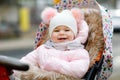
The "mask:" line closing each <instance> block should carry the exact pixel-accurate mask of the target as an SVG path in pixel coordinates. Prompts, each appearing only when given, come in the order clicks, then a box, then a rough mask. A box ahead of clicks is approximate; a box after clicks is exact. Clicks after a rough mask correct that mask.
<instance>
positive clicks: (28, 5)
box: [0, 0, 120, 80]
mask: <svg viewBox="0 0 120 80" xmlns="http://www.w3.org/2000/svg"><path fill="white" fill-rule="evenodd" d="M97 1H98V2H99V3H100V4H101V5H103V6H104V7H106V8H108V9H109V10H110V12H111V15H112V21H113V28H114V36H113V40H112V42H113V56H114V60H113V63H114V64H113V66H114V70H113V74H112V76H111V77H110V79H109V80H119V79H120V69H119V67H120V22H119V21H120V0H97ZM46 6H53V4H52V0H0V54H1V55H7V56H12V57H16V58H21V57H22V56H24V55H26V54H27V53H28V52H30V51H32V50H33V48H34V41H35V35H36V31H37V29H38V26H39V24H40V21H41V19H40V13H41V11H42V10H43V9H44V8H45V7H46Z"/></svg>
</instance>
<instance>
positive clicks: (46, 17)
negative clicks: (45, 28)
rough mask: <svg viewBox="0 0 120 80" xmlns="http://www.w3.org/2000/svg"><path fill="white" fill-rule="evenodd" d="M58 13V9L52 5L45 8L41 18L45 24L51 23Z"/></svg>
mask: <svg viewBox="0 0 120 80" xmlns="http://www.w3.org/2000/svg"><path fill="white" fill-rule="evenodd" d="M56 13H57V10H56V9H54V8H51V7H47V8H45V10H43V12H42V13H41V19H42V21H43V22H44V23H45V24H49V22H50V20H51V18H52V17H53V16H55V15H56Z"/></svg>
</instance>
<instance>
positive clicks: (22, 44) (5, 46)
mask: <svg viewBox="0 0 120 80" xmlns="http://www.w3.org/2000/svg"><path fill="white" fill-rule="evenodd" d="M34 41H35V32H28V33H24V34H21V36H20V37H19V38H13V39H2V40H0V51H3V50H15V49H22V48H23V49H24V48H28V47H34Z"/></svg>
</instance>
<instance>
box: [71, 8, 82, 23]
mask: <svg viewBox="0 0 120 80" xmlns="http://www.w3.org/2000/svg"><path fill="white" fill-rule="evenodd" d="M71 12H72V14H73V16H74V17H75V19H76V21H77V23H80V22H81V20H83V19H84V15H83V13H82V12H81V10H80V9H78V8H72V9H71Z"/></svg>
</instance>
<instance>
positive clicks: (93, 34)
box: [21, 0, 112, 80]
mask: <svg viewBox="0 0 120 80" xmlns="http://www.w3.org/2000/svg"><path fill="white" fill-rule="evenodd" d="M60 1H61V2H60ZM69 1H71V0H58V2H57V3H56V4H55V6H56V8H57V9H58V11H60V10H62V9H70V8H72V7H79V8H81V10H82V11H83V12H84V15H85V20H86V22H87V23H88V25H89V28H90V30H89V37H88V40H87V42H86V43H85V49H87V50H88V52H89V54H90V61H91V63H90V68H89V71H88V73H86V75H85V76H84V77H83V79H85V80H94V79H99V78H100V79H102V80H106V79H107V78H108V77H109V76H110V75H111V72H112V50H111V48H112V45H111V38H112V25H111V19H110V16H109V15H108V12H107V11H106V9H103V7H101V6H100V5H99V4H98V3H97V2H96V1H95V0H72V1H73V2H72V6H71V7H69V6H67V7H63V6H64V5H67V4H64V5H61V4H63V2H66V3H67V2H69ZM74 3H75V4H77V6H76V5H75V4H74ZM78 3H80V5H81V6H78ZM86 3H89V4H86ZM106 21H108V22H106ZM47 28H48V25H47V24H44V23H41V24H40V26H39V29H38V32H37V34H36V35H37V36H36V41H35V48H37V47H38V46H40V45H41V44H43V43H44V42H45V41H46V40H47V39H48V37H47V35H46V34H47ZM32 69H33V68H32V67H31V68H30V70H28V71H27V72H25V73H24V72H22V74H21V77H22V80H30V78H31V80H33V77H34V79H36V80H80V79H75V78H73V77H71V76H68V75H63V74H60V73H56V72H48V71H45V70H39V72H37V74H39V75H37V76H36V72H31V71H32ZM37 70H38V68H36V71H37ZM104 70H106V71H104ZM27 73H31V74H30V75H28V74H27ZM28 78H29V79H28Z"/></svg>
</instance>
